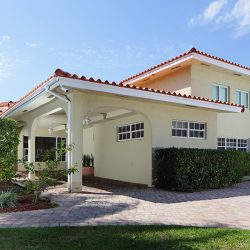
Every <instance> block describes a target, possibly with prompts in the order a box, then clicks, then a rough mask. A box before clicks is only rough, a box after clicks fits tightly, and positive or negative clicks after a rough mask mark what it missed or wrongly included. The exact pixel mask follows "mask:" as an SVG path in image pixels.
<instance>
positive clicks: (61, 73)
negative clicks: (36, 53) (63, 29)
mask: <svg viewBox="0 0 250 250" xmlns="http://www.w3.org/2000/svg"><path fill="white" fill-rule="evenodd" d="M193 50H194V49H192V50H190V51H192V52H193ZM188 53H191V52H188ZM184 55H187V53H185V54H183V55H181V56H179V57H176V58H175V59H177V58H180V57H182V56H184ZM175 59H173V60H175ZM156 67H157V66H156ZM55 77H66V78H71V79H77V80H82V81H88V82H93V83H98V84H106V85H112V86H116V87H120V88H129V89H135V90H141V91H147V92H151V93H158V94H163V95H170V96H178V97H181V98H189V99H193V100H199V101H204V102H213V103H217V104H225V105H229V106H235V107H241V108H242V110H241V111H242V112H244V106H241V105H239V104H235V103H230V102H222V101H217V100H212V99H209V98H204V97H199V96H191V95H185V94H179V93H176V92H170V91H165V90H159V89H150V88H143V87H138V86H135V85H131V84H124V83H123V82H120V83H116V82H109V81H107V80H106V81H102V80H101V79H94V78H93V77H90V78H88V77H85V76H78V75H76V74H70V73H68V72H65V71H63V70H61V69H57V70H56V71H55V73H54V75H52V76H50V77H49V78H48V79H47V80H45V81H44V82H42V83H41V84H39V85H38V86H37V87H36V88H34V89H33V90H31V91H30V92H29V93H28V94H26V95H25V96H24V97H22V98H21V99H20V100H18V101H17V102H15V103H13V105H11V106H9V108H10V107H13V106H16V105H17V104H18V103H20V102H21V101H22V100H24V99H25V98H27V97H29V96H30V95H32V94H33V93H34V92H35V91H36V90H38V89H40V88H42V87H43V86H44V85H45V84H46V83H47V82H48V81H49V80H51V79H52V78H55ZM6 111H7V110H4V111H2V112H1V113H0V115H2V114H4V113H5V112H6Z"/></svg>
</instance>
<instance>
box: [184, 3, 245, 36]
mask: <svg viewBox="0 0 250 250" xmlns="http://www.w3.org/2000/svg"><path fill="white" fill-rule="evenodd" d="M227 2H228V1H227V0H216V1H213V2H211V3H210V4H209V5H208V7H207V8H206V9H205V10H204V11H203V13H202V14H199V15H198V16H196V17H192V18H190V19H189V22H188V25H189V27H193V26H196V25H207V24H212V25H213V26H215V27H217V28H221V27H222V26H225V25H228V24H231V26H232V27H234V33H235V37H239V36H243V35H246V34H248V33H250V0H235V1H234V2H235V3H234V5H233V7H231V9H230V8H229V6H228V8H227V10H226V11H224V8H225V7H226V6H227Z"/></svg>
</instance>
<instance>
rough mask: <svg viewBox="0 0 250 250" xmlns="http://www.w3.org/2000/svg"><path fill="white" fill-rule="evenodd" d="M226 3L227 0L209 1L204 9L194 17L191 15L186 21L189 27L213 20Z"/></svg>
mask: <svg viewBox="0 0 250 250" xmlns="http://www.w3.org/2000/svg"><path fill="white" fill-rule="evenodd" d="M226 4H227V0H215V1H213V2H211V3H210V4H209V5H208V6H207V7H206V9H205V10H204V11H203V12H202V14H199V15H198V16H196V17H192V18H190V19H189V21H188V25H189V26H190V27H192V26H195V25H200V24H205V23H208V22H211V21H212V20H214V19H215V18H216V17H217V16H218V15H219V14H220V12H221V11H222V9H223V8H224V7H225V5H226Z"/></svg>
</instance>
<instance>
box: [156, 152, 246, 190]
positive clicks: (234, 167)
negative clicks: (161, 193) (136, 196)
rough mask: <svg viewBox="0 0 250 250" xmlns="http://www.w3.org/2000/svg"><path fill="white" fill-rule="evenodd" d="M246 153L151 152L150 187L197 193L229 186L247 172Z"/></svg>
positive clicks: (237, 181) (239, 180)
mask: <svg viewBox="0 0 250 250" xmlns="http://www.w3.org/2000/svg"><path fill="white" fill-rule="evenodd" d="M249 160H250V154H249V153H246V152H241V151H222V150H214V149H196V148H180V149H178V148H164V149H155V150H154V156H153V184H154V185H155V186H156V187H158V188H162V189H167V190H175V191H198V190H204V189H210V188H220V187H226V186H231V185H233V184H236V183H239V182H241V180H242V178H243V176H244V175H245V174H246V173H247V172H248V171H249V169H250V167H249V165H250V161H249Z"/></svg>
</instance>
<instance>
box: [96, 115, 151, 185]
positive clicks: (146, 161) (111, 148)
mask: <svg viewBox="0 0 250 250" xmlns="http://www.w3.org/2000/svg"><path fill="white" fill-rule="evenodd" d="M137 122H144V126H145V137H144V138H140V139H134V140H128V141H119V142H118V141H117V137H116V134H117V132H116V128H117V126H121V125H125V124H130V123H137ZM151 150H152V149H151V133H150V125H149V124H148V121H147V120H146V119H145V118H144V117H143V116H142V115H135V116H131V117H127V118H123V119H118V120H115V121H110V122H106V123H102V124H99V125H95V128H94V157H95V175H96V176H99V177H104V178H109V179H114V180H120V181H127V182H132V183H141V184H149V183H150V182H151V180H150V178H151V175H150V174H151V173H150V171H151V166H150V162H151Z"/></svg>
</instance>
